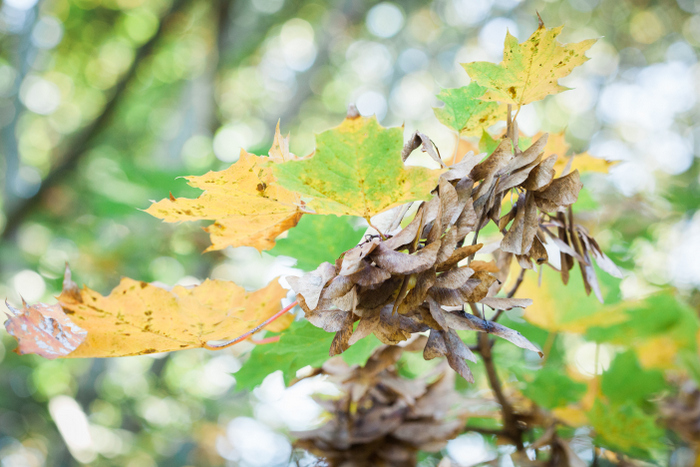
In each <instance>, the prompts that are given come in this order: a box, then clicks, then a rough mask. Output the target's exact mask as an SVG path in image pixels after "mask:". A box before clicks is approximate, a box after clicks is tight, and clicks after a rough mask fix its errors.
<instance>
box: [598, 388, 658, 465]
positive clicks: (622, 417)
mask: <svg viewBox="0 0 700 467" xmlns="http://www.w3.org/2000/svg"><path fill="white" fill-rule="evenodd" d="M588 419H589V420H590V422H591V425H593V429H594V430H595V431H596V435H597V436H596V442H597V443H600V444H602V445H603V446H605V447H607V448H609V449H612V450H615V451H622V452H625V453H628V454H630V455H632V456H635V457H642V458H649V457H650V453H649V450H650V449H662V448H663V444H662V443H661V441H660V440H661V439H662V437H663V435H664V432H663V430H662V429H661V428H659V427H658V426H656V422H655V420H654V417H652V416H650V415H647V414H645V413H644V412H643V411H642V409H640V408H639V407H637V406H636V405H634V404H633V403H631V402H627V403H625V404H623V405H620V404H604V403H602V402H601V401H599V400H597V401H596V402H595V405H593V408H592V409H591V411H590V412H589V413H588Z"/></svg>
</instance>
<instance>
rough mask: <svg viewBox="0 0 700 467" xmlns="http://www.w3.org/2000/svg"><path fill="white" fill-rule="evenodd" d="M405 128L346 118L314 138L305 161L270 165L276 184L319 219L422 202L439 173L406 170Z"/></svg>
mask: <svg viewBox="0 0 700 467" xmlns="http://www.w3.org/2000/svg"><path fill="white" fill-rule="evenodd" d="M402 148H403V128H389V129H387V128H383V127H382V126H380V125H379V123H378V122H377V119H376V118H375V117H370V118H365V117H356V118H346V119H345V121H343V123H342V124H340V126H337V127H335V128H332V129H330V130H327V131H324V132H323V133H321V134H319V135H318V136H317V137H316V152H315V154H314V155H313V157H311V158H309V159H303V160H297V161H289V162H285V163H283V164H276V165H275V166H274V173H275V176H276V177H277V179H278V182H279V183H280V184H281V185H282V186H284V187H285V188H287V189H289V190H291V191H294V192H297V193H300V194H301V195H302V197H304V198H308V201H307V204H306V206H307V207H308V208H310V209H313V210H314V211H315V212H316V213H317V214H335V215H347V216H360V217H364V218H365V219H369V218H370V217H372V216H374V215H375V214H379V213H380V212H382V211H386V210H387V209H390V208H393V207H395V206H398V205H401V204H404V203H407V202H409V201H418V200H426V199H429V198H430V192H431V190H432V189H433V188H435V185H437V180H438V177H439V176H440V173H441V170H430V169H426V168H424V167H408V168H407V167H405V166H404V164H403V161H402V160H401V150H402Z"/></svg>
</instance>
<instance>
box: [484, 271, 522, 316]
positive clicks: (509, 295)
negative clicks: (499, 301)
mask: <svg viewBox="0 0 700 467" xmlns="http://www.w3.org/2000/svg"><path fill="white" fill-rule="evenodd" d="M525 271H526V269H521V270H520V274H519V275H518V278H517V279H516V280H515V284H514V285H513V288H512V289H510V292H508V293H507V294H506V297H507V298H513V297H514V296H515V293H516V292H517V291H518V289H519V288H520V284H522V283H523V279H525ZM502 314H503V310H498V311H497V312H496V314H495V315H493V318H491V321H498V318H500V317H501V315H502Z"/></svg>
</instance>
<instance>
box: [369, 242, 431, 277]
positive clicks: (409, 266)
mask: <svg viewBox="0 0 700 467" xmlns="http://www.w3.org/2000/svg"><path fill="white" fill-rule="evenodd" d="M439 249H440V242H434V243H430V244H428V245H426V246H425V248H422V249H420V250H418V251H417V252H416V253H414V254H406V253H400V252H398V251H394V250H391V249H389V248H386V247H384V246H383V245H382V244H380V245H379V247H378V248H377V249H376V250H375V251H374V252H372V259H373V260H374V262H375V263H377V265H378V266H379V267H381V268H382V269H385V270H387V271H389V272H390V273H392V274H404V275H405V274H415V273H417V272H423V271H426V270H428V269H430V268H431V267H432V266H433V265H434V264H435V259H436V257H437V252H438V250H439Z"/></svg>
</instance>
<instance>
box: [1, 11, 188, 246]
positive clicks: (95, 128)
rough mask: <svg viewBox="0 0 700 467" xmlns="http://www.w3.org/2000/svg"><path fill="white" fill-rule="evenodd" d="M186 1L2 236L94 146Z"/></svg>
mask: <svg viewBox="0 0 700 467" xmlns="http://www.w3.org/2000/svg"><path fill="white" fill-rule="evenodd" d="M187 3H188V2H187V0H174V1H173V3H172V5H171V6H170V9H169V10H168V11H167V12H166V13H165V14H164V15H163V17H162V19H161V21H160V22H159V23H158V29H157V30H156V33H155V34H154V35H153V37H151V39H149V40H148V42H146V43H145V44H144V45H143V46H141V48H140V49H139V50H138V52H136V56H135V57H134V60H133V61H132V62H131V66H130V67H129V69H128V70H127V71H126V73H124V76H123V77H122V79H121V81H119V83H117V84H116V86H114V90H113V91H112V97H111V98H110V99H109V101H107V104H106V105H105V107H104V110H103V111H102V113H101V114H100V116H99V117H97V118H96V119H95V120H94V121H93V122H92V124H91V125H90V126H89V127H88V128H87V129H85V130H84V131H83V132H82V133H81V134H80V135H79V136H77V137H75V139H74V140H73V141H72V142H71V146H70V147H71V149H69V150H68V151H67V152H66V153H65V154H64V155H63V157H62V158H61V160H60V162H59V163H58V164H57V165H56V166H55V167H54V168H53V169H52V170H51V172H50V173H49V175H48V176H47V177H46V178H45V179H44V180H43V181H42V182H41V187H40V188H39V190H38V191H37V192H36V194H35V195H34V196H32V197H31V198H27V199H24V200H22V202H20V203H17V204H16V205H15V206H14V207H13V208H12V210H11V211H10V212H8V214H7V224H6V227H5V230H4V232H2V237H1V238H2V239H7V238H9V237H10V235H12V233H14V231H15V230H16V229H17V227H19V226H20V224H21V223H22V222H23V221H24V218H25V217H26V216H27V214H29V213H30V212H32V211H33V210H34V209H35V208H36V207H37V206H38V205H39V204H40V203H41V200H42V198H43V197H44V195H45V194H46V193H47V191H48V190H49V189H50V188H51V187H53V186H54V185H56V184H58V183H60V182H61V181H62V180H63V178H64V177H65V176H66V175H68V174H69V173H71V171H72V169H73V168H74V167H75V166H76V165H77V163H78V161H79V160H80V159H81V158H82V157H83V156H84V155H85V154H86V153H87V152H88V150H89V149H90V148H91V147H92V145H93V143H94V141H95V140H96V138H97V137H98V136H99V135H100V134H102V132H103V130H104V129H105V128H106V127H107V126H108V125H109V122H110V120H111V118H112V116H113V115H114V113H115V111H116V109H117V108H118V107H119V104H120V103H121V101H122V99H123V98H124V96H125V94H126V90H127V89H128V88H129V86H130V85H131V83H132V82H133V81H134V80H135V78H136V72H137V70H138V68H139V65H140V64H141V63H142V62H143V60H144V58H146V57H147V56H149V55H150V54H151V52H153V49H154V47H155V45H156V44H157V43H158V42H159V41H160V40H161V39H162V37H163V35H164V34H165V31H166V29H167V27H166V23H168V22H169V20H170V18H172V17H173V16H174V15H175V14H176V13H178V12H179V11H181V10H182V9H183V8H184V6H185V5H186V4H187Z"/></svg>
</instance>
